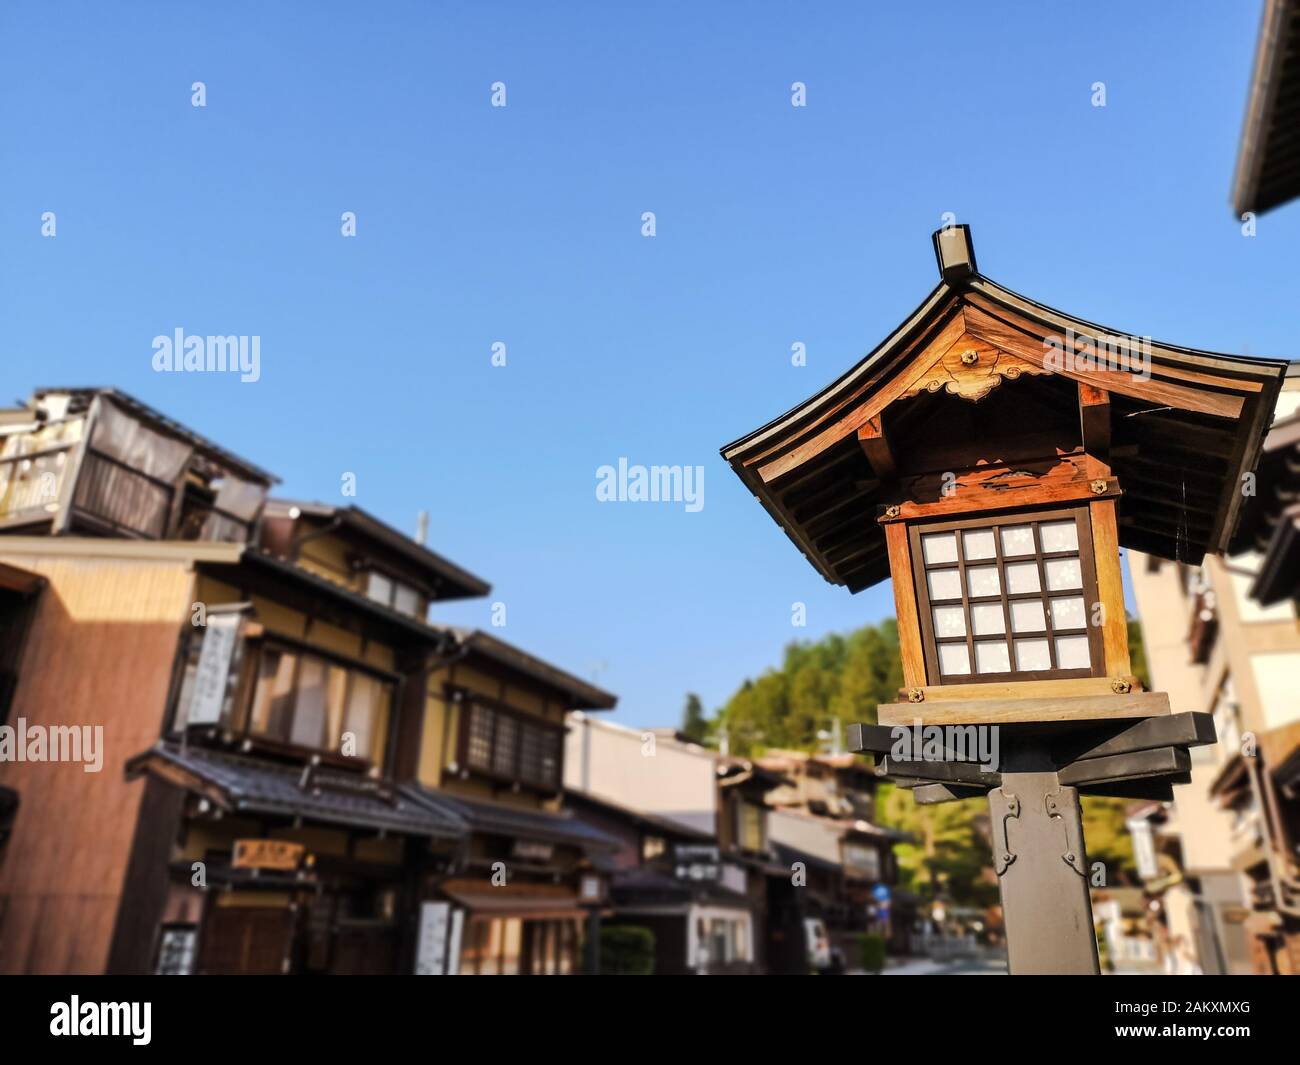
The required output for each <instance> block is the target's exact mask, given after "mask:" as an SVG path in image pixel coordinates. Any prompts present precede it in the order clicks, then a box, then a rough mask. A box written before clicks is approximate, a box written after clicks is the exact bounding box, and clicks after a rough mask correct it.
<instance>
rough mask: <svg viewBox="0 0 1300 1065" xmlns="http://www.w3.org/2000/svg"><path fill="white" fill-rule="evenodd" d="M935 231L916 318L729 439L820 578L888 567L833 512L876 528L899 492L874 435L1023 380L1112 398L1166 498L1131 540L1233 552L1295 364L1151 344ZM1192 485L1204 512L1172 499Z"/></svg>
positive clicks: (964, 233) (1183, 551)
mask: <svg viewBox="0 0 1300 1065" xmlns="http://www.w3.org/2000/svg"><path fill="white" fill-rule="evenodd" d="M932 241H933V243H934V248H935V254H936V258H937V260H938V265H939V271H940V275H941V279H940V281H939V283H938V285H937V286H936V287H935V288H934V289H933V290H931V292H930V293H929V294H928V295H927V296H926V297H925V298H924V299H923V300H922V302H921V303H920V304H919V305H918V306H917V307H916V309H915V310H914V311H913V312H912V313H911V314H910V315H908V316H907V317H906V318H905V319H904V320H903V321H902V322H901V323H900V324H899V325H898V326H897V327H896V328H894V329H893V330H892V331H891V332H890V333H889V334H888V335H887V336H886V337H885V338H884V339H883V340H882V341H881V342H880V343H879V344H878V345H877V346H876V347H875V348H874V349H872V350H871V351H870V352H869V353H868V354H867V355H866V356H864V357H863V358H862V359H860V360H859V361H858V362H857V363H855V364H854V365H853V366H851V367H850V368H849V369H848V370H846V371H845V372H844V373H843V374H841V375H840V376H839V377H838V378H836V379H835V380H834V381H832V382H831V383H830V384H828V385H827V386H826V387H825V388H823V389H821V390H820V391H818V392H816V393H814V394H813V395H812V396H810V397H809V398H808V399H806V400H804V401H803V402H801V403H799V404H797V405H795V406H794V407H792V408H791V409H790V410H788V411H786V412H785V413H784V414H782V415H780V416H779V417H777V418H775V419H773V420H772V421H769V422H767V423H766V424H764V425H762V426H760V427H759V428H757V429H755V430H753V431H752V432H750V433H747V434H746V435H744V436H742V437H740V438H738V439H737V440H735V441H733V442H731V443H729V444H727V445H726V446H724V447H723V448H722V449H721V454H722V457H723V458H724V459H725V460H726V461H727V462H728V463H729V464H730V465H731V466H732V468H733V469H734V470H735V472H736V473H737V474H738V475H739V476H740V478H741V479H742V480H743V481H744V482H745V483H746V485H747V486H748V487H749V488H750V490H751V492H752V493H753V494H754V495H755V496H756V497H757V498H758V499H759V501H760V502H761V503H762V504H763V505H764V507H765V508H766V509H767V510H768V512H769V513H770V514H771V515H772V517H773V518H774V519H775V520H776V521H777V523H778V524H779V525H781V526H782V528H783V529H784V530H785V531H786V533H787V535H789V536H790V538H791V539H792V540H793V541H794V542H795V544H796V546H798V547H799V549H800V550H801V551H802V552H803V553H804V554H805V555H806V556H807V557H808V558H809V560H810V561H811V562H812V563H813V565H814V566H815V567H816V568H817V569H818V570H819V571H820V572H821V573H822V575H823V576H824V577H826V579H827V580H829V581H831V582H832V583H837V584H846V585H848V586H849V587H850V588H851V589H852V590H854V591H857V590H859V589H860V588H864V587H867V586H869V585H870V584H874V583H876V582H878V581H879V580H883V579H884V578H885V577H886V576H888V564H887V560H886V558H885V553H884V543H883V534H881V535H879V536H876V535H873V533H877V532H878V530H875V529H873V530H871V531H869V532H867V533H864V534H862V535H861V536H860V537H858V538H855V537H854V535H853V534H852V533H851V531H850V530H848V529H846V528H845V527H844V525H843V522H842V521H839V520H834V519H832V517H831V515H830V511H831V510H838V511H839V513H838V515H837V517H838V518H842V519H849V518H850V517H851V516H854V515H856V516H857V517H858V518H861V519H863V520H864V521H865V522H867V523H868V524H869V525H870V526H873V527H874V526H875V521H874V520H872V519H874V517H875V511H876V508H877V505H878V504H880V503H881V502H882V501H883V495H884V494H887V493H884V492H882V488H890V487H893V488H896V487H897V481H896V477H894V476H893V474H894V473H895V472H896V471H892V470H882V469H881V468H878V467H879V466H880V463H878V462H872V461H871V460H869V459H866V458H865V456H864V455H862V454H859V453H858V444H859V443H861V439H860V438H861V435H862V434H869V435H870V434H883V433H885V432H886V430H887V429H888V428H889V422H890V421H896V420H899V419H903V420H905V421H908V422H909V423H914V422H916V420H917V418H918V417H919V416H917V415H913V414H911V413H905V412H910V411H911V410H912V409H913V408H914V405H915V403H916V402H918V397H924V396H933V395H936V394H937V395H938V397H939V400H930V401H929V402H931V403H933V402H938V401H947V402H959V401H969V402H973V403H980V402H981V401H983V400H985V399H986V398H987V397H988V396H989V395H990V394H993V395H998V391H997V390H998V389H999V386H1002V387H1001V391H1002V392H1003V393H1005V391H1006V387H1007V386H1005V385H1004V382H1007V381H1015V380H1017V379H1018V378H1021V377H1024V378H1026V379H1031V380H1032V381H1033V382H1035V383H1034V384H1032V385H1015V386H1012V388H1013V389H1014V390H1015V394H1016V397H1017V399H1023V400H1024V401H1025V402H1027V403H1028V402H1032V401H1033V400H1035V399H1038V398H1045V397H1047V395H1048V393H1050V394H1051V395H1050V398H1051V400H1052V402H1053V403H1055V404H1056V405H1057V406H1059V405H1060V401H1061V397H1062V396H1063V395H1065V394H1066V391H1067V390H1068V391H1069V392H1070V393H1071V394H1077V393H1078V390H1084V389H1089V390H1093V391H1095V392H1096V393H1100V394H1102V399H1103V401H1104V402H1105V403H1106V408H1105V415H1104V416H1105V418H1106V419H1108V420H1109V423H1110V425H1111V426H1113V427H1114V430H1115V436H1116V443H1117V444H1118V445H1119V446H1118V449H1117V450H1118V455H1117V456H1116V457H1115V458H1114V460H1113V465H1114V467H1115V472H1116V473H1117V474H1120V475H1121V477H1120V479H1121V481H1125V482H1127V483H1128V484H1130V485H1132V487H1133V488H1134V489H1135V491H1136V490H1138V489H1140V490H1141V492H1142V493H1143V494H1144V498H1146V499H1147V500H1148V502H1149V504H1150V506H1151V507H1152V508H1153V510H1152V512H1151V513H1150V514H1139V513H1138V512H1139V510H1141V508H1140V507H1139V506H1138V505H1137V504H1136V503H1134V504H1132V505H1129V506H1128V510H1129V511H1130V516H1131V517H1133V518H1134V519H1135V520H1136V519H1138V518H1141V521H1142V523H1141V524H1139V525H1136V526H1134V527H1133V528H1129V529H1127V531H1126V529H1125V528H1123V527H1122V528H1121V543H1124V544H1125V546H1131V547H1134V548H1135V549H1138V550H1145V551H1148V552H1150V553H1152V554H1156V555H1160V556H1162V557H1170V558H1179V559H1182V560H1185V561H1189V562H1190V561H1195V562H1199V560H1200V558H1201V557H1202V556H1203V554H1204V553H1205V552H1207V551H1210V552H1218V551H1222V550H1224V549H1225V547H1226V545H1227V542H1228V539H1229V538H1230V536H1231V532H1232V528H1233V525H1234V524H1235V520H1236V516H1237V513H1238V510H1239V508H1240V503H1241V491H1240V482H1241V478H1242V477H1243V476H1244V475H1245V474H1246V473H1247V472H1249V471H1250V470H1251V469H1252V468H1253V466H1254V464H1255V461H1256V460H1257V457H1258V454H1259V449H1260V447H1261V446H1262V444H1263V438H1264V435H1265V434H1266V432H1267V428H1268V424H1269V421H1270V419H1271V416H1272V412H1273V408H1274V405H1275V403H1276V400H1277V394H1278V392H1279V390H1280V388H1281V384H1282V379H1283V377H1284V375H1285V373H1286V370H1287V366H1288V365H1289V364H1288V363H1287V361H1286V360H1284V359H1271V358H1259V357H1253V356H1250V357H1248V356H1236V355H1226V354H1219V353H1215V352H1211V351H1205V350H1200V349H1196V348H1190V347H1184V346H1182V345H1177V344H1170V343H1165V342H1158V341H1153V340H1151V339H1150V338H1149V337H1145V336H1135V335H1132V334H1127V333H1124V332H1122V331H1118V330H1113V329H1110V328H1107V327H1105V326H1102V325H1099V324H1097V323H1095V322H1090V321H1087V320H1086V319H1082V318H1077V317H1075V316H1073V315H1070V314H1067V313H1065V312H1063V311H1060V310H1057V309H1055V308H1053V307H1049V306H1047V305H1046V304H1043V303H1039V302H1038V301H1036V300H1033V299H1031V298H1029V297H1027V296H1022V295H1020V294H1019V293H1017V292H1014V291H1012V290H1011V289H1008V288H1005V287H1004V286H1002V285H999V284H998V283H997V282H995V281H993V280H991V279H989V278H988V277H985V276H984V275H983V274H981V273H980V272H979V269H978V266H977V264H976V260H975V254H974V246H973V242H972V241H971V237H970V230H969V227H966V226H950V227H945V228H944V229H941V230H939V231H937V232H936V233H935V234H933V237H932ZM947 397H956V398H955V399H951V400H949V399H948V398H947ZM1112 401H1113V402H1112ZM1010 402H1011V400H1008V399H1006V398H1005V397H1004V398H1000V399H998V400H997V403H998V404H1001V406H1002V407H1006V406H1007V405H1008V404H1009V403H1010ZM943 409H945V408H935V410H934V411H933V412H932V413H937V412H938V411H941V410H943ZM1139 415H1140V417H1139ZM1073 417H1074V419H1075V423H1076V425H1077V422H1078V417H1079V415H1078V413H1076V414H1075V415H1073ZM943 421H944V419H943V418H942V417H939V418H937V419H931V420H930V421H928V422H926V424H928V425H930V426H931V431H932V432H935V431H939V432H941V431H942V429H941V428H938V429H936V428H935V427H936V426H938V425H939V424H940V423H942V422H943ZM1062 424H1064V422H1063V423H1062ZM1109 436H1110V431H1109V428H1108V430H1107V433H1106V437H1107V439H1109ZM855 438H857V439H855ZM959 443H960V442H959V441H956V442H954V444H955V445H956V444H959ZM976 443H978V441H977V442H976ZM1202 445H1203V446H1202ZM862 450H863V451H866V452H870V451H872V450H873V449H871V448H869V447H867V446H866V445H865V444H864V445H863V448H862ZM950 450H951V449H950ZM1180 452H1181V458H1180V457H1179V453H1180ZM876 453H878V454H888V449H887V448H883V449H876ZM1203 454H1208V455H1209V456H1210V457H1209V458H1208V459H1203V457H1202V456H1203ZM974 464H975V463H974V461H972V465H974ZM873 482H874V484H873ZM1180 484H1181V490H1182V492H1183V493H1187V492H1189V491H1190V492H1191V494H1192V495H1194V496H1195V498H1196V500H1197V502H1196V505H1195V506H1192V507H1190V508H1189V500H1188V499H1174V498H1173V496H1172V495H1170V493H1173V492H1175V490H1176V489H1178V488H1179V485H1180ZM895 494H897V493H895ZM814 497H815V498H814ZM1166 503H1173V504H1174V505H1175V506H1176V507H1181V508H1183V512H1185V513H1188V514H1190V515H1192V516H1194V517H1196V521H1197V522H1199V524H1198V527H1197V528H1196V529H1194V530H1193V529H1191V528H1184V527H1183V526H1190V525H1191V524H1193V517H1186V518H1183V517H1179V518H1177V519H1170V518H1169V517H1168V515H1167V514H1166V515H1163V516H1162V515H1161V514H1160V513H1158V511H1159V508H1160V506H1161V505H1163V504H1166ZM823 504H825V506H823ZM1126 504H1127V501H1126ZM827 507H829V508H830V509H829V510H828V509H826V508H827ZM1124 507H1125V504H1122V505H1121V510H1122V511H1123V510H1124ZM864 508H865V509H864ZM1197 511H1199V512H1200V514H1199V516H1197V514H1196V512H1197ZM1161 523H1163V524H1161ZM877 541H878V542H877ZM1126 541H1127V542H1126Z"/></svg>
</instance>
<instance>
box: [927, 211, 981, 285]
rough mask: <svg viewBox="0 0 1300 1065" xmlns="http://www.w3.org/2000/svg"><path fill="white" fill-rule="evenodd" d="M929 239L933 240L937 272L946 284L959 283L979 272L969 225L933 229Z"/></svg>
mask: <svg viewBox="0 0 1300 1065" xmlns="http://www.w3.org/2000/svg"><path fill="white" fill-rule="evenodd" d="M931 239H932V240H933V241H934V256H935V258H936V259H937V260H938V261H939V273H940V275H942V277H943V279H944V280H945V281H946V282H948V284H950V285H957V284H960V283H961V282H962V281H963V280H965V279H966V278H969V277H973V276H975V275H976V274H978V273H979V267H978V266H976V265H975V243H974V241H972V240H971V236H970V226H967V225H950V226H944V227H943V228H942V229H937V230H935V232H934V236H933V237H931Z"/></svg>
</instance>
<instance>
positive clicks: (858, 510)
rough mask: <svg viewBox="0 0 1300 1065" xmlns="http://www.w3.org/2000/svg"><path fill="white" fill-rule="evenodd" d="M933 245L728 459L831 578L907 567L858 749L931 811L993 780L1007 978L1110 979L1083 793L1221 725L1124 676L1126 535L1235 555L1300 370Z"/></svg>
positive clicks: (1137, 772)
mask: <svg viewBox="0 0 1300 1065" xmlns="http://www.w3.org/2000/svg"><path fill="white" fill-rule="evenodd" d="M933 241H934V248H935V253H936V257H937V259H938V264H939V271H940V275H941V280H940V282H939V285H938V286H937V287H936V288H935V289H934V291H933V292H931V293H930V295H929V296H928V297H927V298H926V299H925V300H924V302H922V304H921V305H920V307H918V308H917V309H916V310H915V311H914V312H913V313H912V314H911V315H910V316H908V318H907V319H906V320H904V321H903V323H902V324H901V325H899V326H898V327H897V328H896V329H895V330H894V331H893V332H892V333H890V335H889V336H888V337H887V338H886V339H885V340H884V341H883V342H882V343H881V344H880V345H879V346H878V347H877V348H876V349H875V350H874V351H872V352H871V353H870V354H869V355H868V356H867V357H866V358H864V359H863V360H862V361H861V362H859V363H858V364H857V365H855V366H853V367H852V368H850V369H849V370H848V372H846V373H845V374H844V375H843V376H841V377H840V378H839V379H838V380H836V381H835V382H834V383H832V384H831V385H830V386H828V387H827V388H825V389H823V390H822V391H820V392H818V393H817V394H816V395H814V396H813V397H811V398H810V399H808V400H806V401H805V402H803V403H801V404H800V405H799V406H797V407H795V408H794V409H793V410H791V411H789V412H788V413H787V414H785V415H782V416H781V417H780V418H778V419H776V420H775V421H773V422H771V423H769V424H767V425H765V426H763V427H762V428H760V429H758V430H755V431H754V432H752V433H750V434H749V435H747V436H745V437H742V438H741V439H740V440H737V441H736V442H735V443H732V444H729V445H728V446H727V447H725V448H723V449H722V455H723V457H724V458H725V459H726V460H727V462H729V463H730V464H731V466H732V468H733V469H734V470H735V471H736V473H737V474H738V475H739V476H740V478H741V479H742V480H743V481H744V482H745V484H746V485H748V487H749V489H750V491H752V492H753V494H754V495H755V496H757V497H758V499H759V501H760V502H761V503H762V504H763V506H764V507H765V508H766V509H767V511H768V513H769V514H771V516H772V517H773V518H774V519H775V520H776V522H777V524H779V525H780V526H781V527H782V528H783V529H784V530H785V532H786V534H787V535H788V536H789V537H790V539H791V540H793V541H794V543H795V545H796V546H797V547H798V548H799V549H800V551H802V552H803V553H804V555H805V556H806V557H807V558H808V560H809V561H810V562H811V563H812V564H813V565H814V566H815V567H816V568H817V569H818V571H819V572H820V573H821V574H822V575H823V576H824V577H825V578H826V579H827V580H829V581H831V582H833V583H835V584H842V585H845V586H846V587H847V588H848V589H849V591H850V592H858V591H861V590H862V589H864V588H868V587H870V586H872V585H874V584H877V583H879V582H880V581H882V580H884V579H886V578H887V577H888V578H892V580H893V588H894V602H895V608H896V611H897V617H898V632H899V644H900V651H901V657H902V666H903V683H904V686H903V688H902V689H901V690H900V692H899V700H898V702H895V703H887V704H882V705H881V706H879V707H878V708H877V717H878V723H876V724H862V725H857V726H854V727H853V728H852V729H851V731H850V741H851V746H852V747H853V748H854V749H856V750H859V751H865V752H871V753H874V754H876V755H877V756H878V760H879V761H881V762H882V763H883V768H884V769H885V771H887V772H888V774H889V775H890V776H891V777H892V778H893V779H894V780H895V781H897V782H898V783H899V784H900V785H902V786H904V787H908V788H912V789H913V794H914V796H915V798H916V800H917V801H918V802H921V803H929V802H945V801H950V800H956V799H962V798H968V797H971V796H975V795H987V796H988V801H989V807H990V813H991V815H992V829H993V849H994V854H993V859H994V862H993V864H994V868H995V870H996V871H997V874H998V877H999V881H1000V885H1001V892H1002V902H1003V910H1004V919H1005V922H1006V930H1007V940H1008V950H1009V961H1010V967H1011V970H1012V972H1014V973H1017V974H1021V973H1095V972H1097V949H1096V940H1095V936H1094V932H1093V925H1092V912H1091V905H1090V903H1089V894H1088V888H1089V884H1090V880H1091V876H1092V867H1091V866H1090V865H1089V863H1088V859H1087V855H1086V849H1085V844H1084V839H1083V829H1082V823H1081V819H1080V813H1079V797H1080V795H1083V794H1096V795H1114V796H1123V797H1132V798H1155V799H1170V798H1172V796H1173V792H1172V785H1174V784H1177V783H1186V782H1187V781H1188V780H1189V779H1190V777H1189V771H1190V759H1189V755H1188V748H1189V747H1190V746H1194V745H1196V744H1203V743H1213V742H1214V738H1215V737H1214V727H1213V722H1212V719H1211V718H1210V717H1209V716H1208V715H1206V714H1198V713H1181V714H1173V713H1171V712H1170V705H1169V698H1168V696H1167V695H1165V694H1163V693H1158V692H1145V691H1143V690H1142V686H1141V684H1140V683H1139V681H1138V679H1137V678H1136V677H1135V676H1134V675H1133V672H1132V667H1131V664H1130V660H1129V648H1128V626H1127V621H1126V615H1125V609H1124V590H1123V579H1122V575H1121V569H1120V556H1119V551H1120V548H1121V547H1122V546H1124V547H1131V548H1134V549H1136V550H1140V551H1143V552H1146V553H1147V554H1150V555H1155V556H1158V557H1161V558H1168V559H1174V560H1177V561H1180V562H1184V563H1187V564H1189V565H1197V564H1199V563H1200V561H1201V559H1202V558H1203V557H1204V556H1205V554H1207V553H1218V552H1221V551H1223V550H1224V549H1225V548H1226V546H1227V544H1228V541H1229V539H1230V538H1231V535H1232V532H1233V528H1234V526H1235V523H1236V519H1237V515H1238V512H1239V509H1240V507H1241V504H1242V500H1243V495H1244V494H1245V492H1246V491H1248V484H1249V481H1248V478H1247V477H1246V475H1247V474H1248V473H1249V471H1250V470H1251V469H1252V468H1253V466H1254V464H1255V461H1256V459H1257V457H1258V454H1259V450H1260V447H1261V446H1262V443H1263V438H1264V435H1265V432H1266V431H1267V428H1268V425H1269V421H1270V418H1271V416H1272V411H1273V406H1274V403H1275V402H1276V399H1277V394H1278V391H1279V389H1280V386H1281V381H1282V377H1283V374H1284V372H1285V367H1286V363H1285V362H1284V361H1281V360H1272V359H1246V358H1238V357H1233V356H1227V355H1215V354H1211V353H1208V352H1202V351H1193V350H1190V349H1187V348H1179V347H1174V346H1172V345H1168V344H1159V343H1154V342H1152V341H1151V340H1150V339H1149V338H1146V337H1135V336H1132V335H1127V334H1121V333H1117V332H1115V331H1113V330H1109V329H1106V328H1104V327H1101V326H1098V325H1095V324H1093V323H1090V322H1086V321H1083V320H1081V319H1077V318H1072V317H1070V316H1069V315H1066V314H1063V313H1061V312H1060V311H1056V310H1053V309H1051V308H1050V307H1045V306H1043V305H1042V304H1039V303H1035V302H1034V301H1032V300H1030V299H1027V298H1026V297H1024V296H1019V295H1017V294H1016V293H1014V292H1011V291H1009V290H1008V289H1005V288H1003V287H1001V286H1000V285H997V284H996V283H994V282H992V281H990V280H989V279H988V278H986V277H984V276H983V275H981V274H980V273H979V270H978V268H977V265H976V261H975V252H974V246H973V244H972V242H971V236H970V230H969V228H968V227H966V226H951V227H948V228H945V229H943V230H940V231H939V232H937V233H935V234H934V237H933ZM935 726H939V728H935ZM989 730H993V731H992V732H990V731H989ZM981 733H983V734H981ZM993 739H996V741H997V743H996V747H995V748H994V747H993V744H992V740H993ZM913 740H920V741H922V742H912V741H913ZM985 740H987V741H988V742H984V741H985ZM972 744H973V745H974V749H975V753H976V757H974V758H972V757H971V755H972V747H971V745H972ZM981 744H983V746H982V747H981ZM990 749H995V750H996V752H997V757H996V761H995V763H992V762H990V760H989V759H988V757H987V753H988V751H989V750H990Z"/></svg>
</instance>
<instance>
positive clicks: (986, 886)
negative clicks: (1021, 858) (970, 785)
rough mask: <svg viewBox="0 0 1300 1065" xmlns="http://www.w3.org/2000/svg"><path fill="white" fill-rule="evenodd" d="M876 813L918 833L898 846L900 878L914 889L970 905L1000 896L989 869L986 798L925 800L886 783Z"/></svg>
mask: <svg viewBox="0 0 1300 1065" xmlns="http://www.w3.org/2000/svg"><path fill="white" fill-rule="evenodd" d="M876 817H877V820H879V821H880V822H881V823H882V824H885V825H888V826H889V827H891V828H896V829H900V830H901V831H903V832H907V833H909V834H910V835H911V836H912V839H913V842H911V843H900V844H897V845H896V846H895V848H894V853H895V854H896V855H897V856H898V869H899V874H900V878H901V880H902V882H903V886H904V887H905V888H907V889H908V890H909V891H914V892H916V893H917V894H918V895H922V896H924V897H926V898H937V897H940V896H942V897H944V898H949V899H952V900H953V901H954V902H958V903H962V904H969V905H981V906H986V905H989V904H990V903H993V902H996V901H997V894H998V890H997V884H996V883H995V882H994V881H993V880H992V878H991V877H990V876H989V875H988V874H987V873H986V870H988V869H989V841H988V839H987V838H985V836H986V832H987V825H988V806H987V804H986V802H985V800H984V799H965V800H963V801H962V802H945V803H937V804H934V805H927V806H921V805H919V804H918V803H917V802H916V800H915V799H914V798H913V797H912V793H911V792H910V791H908V790H907V789H906V788H899V787H896V786H895V785H893V784H889V783H885V784H881V786H880V790H879V791H878V792H877V797H876Z"/></svg>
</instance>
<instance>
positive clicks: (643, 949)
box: [600, 925, 655, 976]
mask: <svg viewBox="0 0 1300 1065" xmlns="http://www.w3.org/2000/svg"><path fill="white" fill-rule="evenodd" d="M654 971H655V934H654V932H652V931H651V930H650V929H648V928H641V927H640V926H639V925H602V926H601V929H600V972H601V975H602V976H650V975H652V974H653V973H654Z"/></svg>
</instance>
